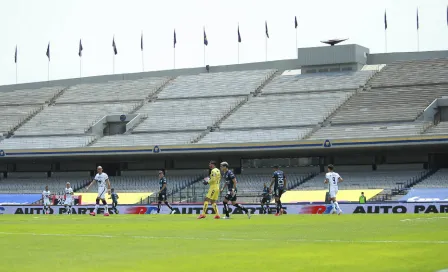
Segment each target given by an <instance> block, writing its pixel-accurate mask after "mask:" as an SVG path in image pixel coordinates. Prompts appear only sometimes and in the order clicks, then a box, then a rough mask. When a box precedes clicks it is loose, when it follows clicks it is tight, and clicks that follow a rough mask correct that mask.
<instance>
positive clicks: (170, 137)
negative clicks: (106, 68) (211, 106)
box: [0, 132, 199, 147]
mask: <svg viewBox="0 0 448 272" xmlns="http://www.w3.org/2000/svg"><path fill="white" fill-rule="evenodd" d="M198 136H199V132H161V133H138V134H131V135H113V136H105V137H103V138H101V139H99V140H98V141H97V142H96V143H94V144H93V145H92V146H93V147H109V146H110V147H112V146H154V145H177V144H189V143H191V141H192V140H193V139H195V138H196V137H198ZM0 147H1V143H0Z"/></svg>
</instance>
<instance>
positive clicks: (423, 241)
mask: <svg viewBox="0 0 448 272" xmlns="http://www.w3.org/2000/svg"><path fill="white" fill-rule="evenodd" d="M0 235H31V236H57V237H96V238H133V239H178V240H212V241H213V240H219V241H260V242H267V241H271V239H263V238H249V239H246V238H207V237H176V236H142V235H121V236H119V235H101V234H65V233H31V232H30V233H25V232H0ZM284 241H285V242H302V243H347V244H448V241H437V240H433V241H431V240H422V241H415V240H414V241H406V240H402V241H400V240H331V239H329V240H325V239H318V240H316V239H286V240H284Z"/></svg>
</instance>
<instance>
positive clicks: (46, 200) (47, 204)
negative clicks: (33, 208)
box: [44, 198, 51, 206]
mask: <svg viewBox="0 0 448 272" xmlns="http://www.w3.org/2000/svg"><path fill="white" fill-rule="evenodd" d="M50 204H51V203H50V199H48V198H47V199H44V206H50Z"/></svg>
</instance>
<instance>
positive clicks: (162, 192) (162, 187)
mask: <svg viewBox="0 0 448 272" xmlns="http://www.w3.org/2000/svg"><path fill="white" fill-rule="evenodd" d="M166 192H167V189H166V177H165V170H159V195H158V199H159V203H158V204H157V213H160V208H161V207H162V201H163V202H165V205H166V206H167V207H168V208H170V210H171V213H170V214H175V213H176V211H175V210H173V207H171V205H170V204H169V203H168V201H167V198H166Z"/></svg>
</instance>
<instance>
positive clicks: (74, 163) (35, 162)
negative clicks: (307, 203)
mask: <svg viewBox="0 0 448 272" xmlns="http://www.w3.org/2000/svg"><path fill="white" fill-rule="evenodd" d="M431 60H434V61H436V62H437V61H439V62H440V61H441V62H440V63H441V64H440V63H439V64H440V65H439V64H436V66H437V65H439V66H440V67H442V68H440V69H441V70H440V71H439V73H441V75H440V80H439V81H438V80H435V81H430V82H426V83H421V84H420V83H418V82H419V81H420V78H419V75H418V72H419V71H418V69H420V66H419V64H418V62H419V61H422V62H425V61H426V62H427V61H431ZM400 62H415V63H416V68H415V69H416V78H415V81H414V82H410V83H409V84H407V83H391V85H390V86H388V85H387V84H386V85H384V84H383V85H381V84H382V83H381V84H378V83H376V86H375V80H376V78H378V77H380V79H379V81H381V82H385V81H387V80H389V79H387V78H386V79H381V74H382V73H383V72H382V71H379V70H380V69H381V68H383V66H384V65H386V67H388V65H390V64H397V63H400ZM446 63H448V51H431V52H407V53H384V54H383V53H381V54H370V50H369V49H368V48H365V47H362V46H359V45H339V46H328V47H314V48H299V49H298V59H290V60H279V61H269V62H260V63H247V64H239V65H223V66H212V67H207V69H206V67H201V68H191V69H176V70H166V71H155V72H145V73H133V74H121V75H106V76H95V77H85V78H81V79H66V80H55V81H50V82H37V83H28V84H18V85H8V86H1V87H0V93H8V92H11V91H14V90H25V91H26V90H36V89H41V88H48V87H49V88H52V87H56V86H62V87H63V88H69V87H71V86H77V85H79V84H81V85H86V84H87V85H88V84H108V83H110V82H119V81H138V80H142V79H147V78H153V77H157V78H165V79H167V80H165V81H163V82H162V83H160V85H158V86H157V88H156V89H157V90H156V94H155V95H151V96H145V97H143V98H142V99H141V100H142V101H144V102H142V104H138V105H137V106H136V108H133V109H131V110H129V109H127V110H125V111H126V112H123V114H105V115H104V116H103V117H102V118H100V120H95V122H94V123H92V124H91V126H90V127H89V129H88V130H86V131H85V135H89V136H92V137H95V140H93V141H91V142H89V143H88V144H87V145H86V146H81V147H70V148H64V147H58V148H51V146H49V147H50V148H24V149H21V148H8V147H7V146H5V145H4V143H5V142H6V141H7V140H8V139H14V138H16V139H17V138H26V137H31V136H34V137H35V136H42V137H43V136H48V137H51V136H61V135H53V134H52V132H51V131H48V132H47V133H40V134H33V133H31V135H28V134H27V131H29V130H26V131H25V132H23V133H22V134H21V133H17V132H20V129H22V128H23V127H26V123H27V122H30V120H32V119H33V118H36V115H39V114H41V112H42V111H44V110H46V109H45V107H51V106H52V105H54V103H56V104H58V101H60V100H58V99H62V98H63V96H64V95H65V93H63V91H62V92H61V93H58V95H57V96H56V97H53V98H52V101H50V103H49V104H48V103H47V104H48V105H47V106H45V107H44V108H43V109H40V110H39V111H38V112H37V113H34V114H31V115H30V116H27V118H26V119H25V120H23V121H20V124H18V125H17V126H15V127H14V129H13V130H9V131H6V132H5V133H4V140H3V141H2V142H3V145H2V142H0V149H1V151H0V172H4V173H5V175H6V172H14V171H48V172H52V171H81V170H89V171H90V170H92V169H95V167H96V165H98V164H101V165H103V167H105V168H107V169H108V173H109V175H112V176H113V175H120V172H121V171H126V170H144V169H157V168H168V169H200V168H205V167H206V166H207V162H208V161H209V160H210V159H216V160H220V161H223V160H225V161H227V162H229V163H230V164H231V165H232V166H233V167H234V168H236V169H241V168H242V167H244V164H247V165H251V163H253V161H254V160H256V159H263V158H291V159H294V158H304V159H305V160H304V161H305V162H304V163H303V165H304V166H306V165H320V166H321V170H323V166H324V165H326V164H328V163H334V164H338V165H353V164H356V165H372V167H373V168H375V167H376V165H381V164H396V163H401V164H403V163H415V164H421V166H422V169H423V168H426V169H428V168H439V167H447V166H448V131H444V132H443V131H442V133H437V134H427V133H426V132H427V131H428V130H430V129H432V128H433V127H435V126H436V125H437V124H438V123H439V122H440V121H442V122H443V121H448V116H447V111H446V108H447V107H446V105H447V104H446V101H444V98H443V96H444V95H443V94H446V95H448V92H446V86H448V73H446V74H445V75H444V76H443V73H444V72H445V71H448V70H447V68H446V67H447V66H446ZM431 65H432V64H431ZM428 67H431V66H428ZM366 68H367V69H366ZM424 69H428V68H427V67H426V68H424ZM267 70H269V71H272V72H266V73H267V74H266V77H265V79H263V82H262V84H261V85H260V86H258V87H257V88H255V89H254V90H253V91H252V92H250V93H248V94H247V96H250V97H255V98H258V97H261V96H263V95H264V94H265V93H266V94H269V91H268V90H266V88H267V86H269V84H271V83H272V82H274V81H275V80H276V78H279V77H281V76H282V75H295V74H297V73H299V70H300V73H301V74H302V75H305V74H310V75H318V74H320V73H322V74H325V75H327V76H329V77H330V78H329V79H328V80H329V82H330V83H331V80H332V79H331V75H332V73H346V72H356V71H363V70H364V71H371V73H372V76H369V77H368V78H367V80H366V82H365V84H361V85H362V86H358V87H359V88H357V89H356V90H353V91H354V92H353V93H350V94H348V98H347V97H346V98H344V99H342V100H341V101H342V102H341V103H340V104H336V105H335V106H334V107H332V111H331V112H329V113H328V114H326V115H324V116H323V118H322V119H321V120H319V121H317V122H314V121H313V122H311V123H308V124H304V125H302V124H299V125H296V124H294V123H285V124H284V125H281V126H276V125H275V124H271V125H265V126H262V127H257V125H254V126H253V127H250V125H248V127H247V128H246V127H244V124H243V125H240V126H239V131H240V132H242V133H244V131H245V130H246V129H251V130H255V129H257V128H259V129H260V130H268V131H275V130H287V129H296V128H305V129H307V130H305V131H303V135H302V136H301V137H298V138H297V140H282V141H261V142H244V141H242V142H235V141H233V142H230V143H213V142H214V141H213V139H212V140H210V142H208V143H203V142H202V141H201V139H204V138H207V135H208V134H210V133H213V132H215V131H222V132H223V133H225V131H232V133H235V129H234V128H232V124H235V123H238V122H237V121H238V120H237V119H238V118H239V117H238V116H240V115H238V111H239V110H241V109H242V108H244V107H245V105H246V104H248V103H249V102H247V101H248V100H249V101H250V99H249V98H247V99H246V98H244V99H243V100H241V101H240V100H238V101H236V105H235V106H234V107H233V106H232V107H233V108H232V109H231V110H229V111H228V112H227V113H225V114H224V115H223V116H219V118H217V119H216V120H214V121H213V122H212V125H206V128H204V129H196V128H195V129H192V131H194V132H195V133H198V134H197V135H198V136H195V137H194V140H192V141H191V142H189V143H187V144H163V143H159V142H157V141H149V142H148V143H147V144H144V145H141V144H134V145H132V144H130V145H128V144H126V145H123V146H119V145H114V146H107V144H106V146H96V145H95V144H94V143H97V142H98V139H101V138H104V137H105V135H113V134H124V135H129V133H133V132H131V130H130V128H132V129H134V128H135V127H138V126H139V125H140V124H142V123H144V122H146V121H145V120H146V119H148V118H149V119H151V115H149V116H145V118H144V120H143V119H142V120H140V119H138V118H137V116H138V115H139V111H138V109H139V108H141V107H142V106H143V107H144V105H143V104H144V103H151V102H154V101H166V100H164V99H168V100H169V99H170V97H169V96H166V97H163V96H160V95H158V94H160V93H163V92H164V91H165V88H167V86H169V85H170V84H171V83H172V82H173V81H176V80H177V79H178V78H179V77H182V76H190V75H199V74H201V73H206V74H208V73H210V74H213V73H227V72H245V71H248V72H250V71H267ZM397 70H399V69H397ZM390 73H392V72H390ZM426 73H431V71H425V73H424V74H425V75H426ZM422 76H423V75H422ZM372 82H373V83H372ZM313 84H314V83H313ZM372 84H373V85H374V86H372ZM420 85H422V86H423V85H424V86H425V87H429V88H433V87H434V88H441V89H440V93H441V94H442V95H438V94H437V95H435V97H434V99H431V101H428V103H427V105H426V106H428V105H430V104H432V105H437V107H438V108H440V113H441V114H439V116H436V117H435V115H436V113H433V114H430V113H429V111H430V110H431V108H429V109H428V108H426V109H423V110H421V112H419V113H418V114H415V120H414V121H422V122H423V121H426V122H428V123H430V125H429V126H426V125H422V127H421V130H419V132H417V133H413V134H406V133H403V135H401V132H400V131H399V132H398V134H395V135H393V134H387V133H386V134H385V136H381V129H382V127H381V124H383V123H387V114H390V120H391V121H390V123H400V122H402V124H401V125H400V126H401V129H406V128H405V127H406V126H407V125H410V122H408V121H412V120H406V118H404V119H402V120H401V119H400V118H398V119H397V118H394V110H393V109H394V108H397V109H401V108H402V107H403V105H401V104H400V100H401V99H400V96H399V93H397V96H396V97H395V98H394V99H391V100H389V103H390V104H389V109H391V111H390V112H389V113H385V117H384V116H381V117H380V118H379V119H377V120H376V119H375V118H373V119H369V118H370V117H369V118H364V117H365V116H362V115H357V116H356V115H355V116H356V119H358V120H356V122H355V121H348V122H347V120H346V119H344V120H342V119H338V114H339V117H340V115H341V111H342V113H344V110H345V111H346V112H349V113H350V108H353V104H350V103H355V104H359V103H368V102H369V101H366V100H362V99H363V98H362V93H363V92H368V91H371V90H372V88H373V89H375V88H386V89H387V88H389V87H393V88H400V87H403V86H420ZM325 88H326V87H320V89H319V92H316V90H312V89H310V90H311V91H310V92H308V93H307V94H306V95H308V96H316V97H315V98H313V99H314V100H313V101H315V100H317V101H319V99H324V98H326V97H327V96H328V93H327V92H325V91H326V89H325ZM339 90H340V89H338V88H335V89H331V90H329V91H330V93H331V94H334V92H335V91H339ZM264 91H266V92H264ZM418 91H419V90H417V91H416V93H414V95H416V96H418ZM261 94H263V95H261ZM118 95H119V94H118ZM226 95H227V94H226V93H221V94H220V93H213V92H211V93H210V94H209V95H205V96H204V95H197V96H196V97H195V98H196V99H199V98H201V99H204V100H205V101H207V100H217V101H220V100H222V99H224V97H225V96H226ZM282 95H284V93H283V92H282V91H275V92H273V93H270V95H266V96H265V98H266V100H267V101H268V102H267V104H266V106H267V107H270V104H269V103H270V102H269V101H271V100H272V99H270V98H273V97H275V98H276V99H277V98H280V99H281V98H282ZM300 95H302V94H300ZM337 95H340V94H339V93H338V94H337ZM344 95H345V94H344ZM385 95H390V93H387V94H385ZM357 97H361V98H359V99H361V100H359V99H358V98H357ZM378 97H381V93H378ZM171 98H173V97H171ZM174 98H175V99H180V100H181V99H188V97H174ZM285 99H290V97H288V96H285ZM357 99H358V100H357ZM437 99H438V102H437ZM333 100H334V99H333ZM353 101H355V102H353ZM106 102H107V101H106ZM109 102H110V101H109ZM116 102H117V103H118V104H119V103H120V100H117V101H116ZM372 102H374V101H372ZM52 103H53V104H52ZM66 103H68V104H69V103H70V101H63V99H62V102H60V103H59V104H61V105H62V104H66ZM85 103H86V104H87V103H101V102H96V101H89V102H85ZM223 103H225V102H223ZM232 103H234V102H232ZM323 103H325V102H323ZM434 103H436V104H434ZM372 104H373V105H371V107H375V105H374V103H372ZM232 105H233V104H232ZM275 105H278V104H275ZM321 106H323V107H325V104H322V105H321ZM426 106H425V107H426ZM315 107H316V108H317V107H319V106H318V104H316V106H315ZM410 107H412V106H410ZM254 108H256V107H254ZM366 108H369V106H367V104H366ZM282 110H283V109H282V108H281V107H280V108H279V109H278V111H279V112H281V111H282ZM418 110H420V109H415V112H417V111H418ZM361 112H362V111H361ZM437 112H439V111H437ZM254 114H255V115H257V113H256V112H255V113H254ZM288 114H291V112H289V113H288ZM342 115H344V114H342ZM229 116H230V120H228V119H229ZM232 116H233V117H234V118H233V119H232ZM241 116H244V115H241ZM352 116H353V115H352ZM366 116H368V114H367V113H366ZM61 118H68V119H67V120H66V121H67V122H68V121H69V119H70V118H74V119H76V118H83V117H77V116H71V117H70V116H64V117H61ZM136 118H137V119H136ZM297 118H298V119H300V118H301V116H300V115H298V116H297ZM340 118H342V117H340ZM344 118H350V114H348V113H347V114H346V117H344ZM381 118H383V119H381ZM384 118H386V120H384ZM435 118H436V119H437V121H435ZM234 119H235V120H234ZM255 119H256V118H255ZM255 119H254V117H251V116H249V117H248V118H247V120H245V122H246V124H249V123H251V122H252V120H255ZM364 119H365V120H364ZM338 120H339V121H338ZM341 120H342V121H341ZM42 121H43V122H45V119H44V120H41V121H40V122H42ZM47 121H48V122H52V121H53V120H52V119H48V120H47ZM227 121H228V122H227ZM243 121H244V120H243ZM405 121H406V122H405ZM120 122H121V124H120ZM132 122H133V123H132ZM226 122H227V123H228V124H226ZM155 123H156V124H157V122H155ZM243 123H244V122H243ZM375 123H378V124H380V125H379V127H378V128H377V129H375V131H376V133H372V137H365V136H363V137H356V136H353V137H342V138H340V137H338V136H334V137H332V136H331V135H337V134H338V133H334V134H332V133H331V132H330V133H329V134H325V133H324V134H323V135H324V136H322V137H318V136H316V137H314V136H313V135H319V132H320V131H324V130H325V129H331V127H333V126H334V125H341V126H343V125H351V126H352V128H351V130H350V129H349V130H350V131H352V130H365V131H367V133H369V132H368V128H367V129H366V127H365V126H366V125H369V124H375ZM127 124H128V125H127ZM131 125H132V126H131ZM159 125H160V126H164V123H163V122H160V123H159ZM403 126H404V127H403ZM237 127H238V125H237ZM386 127H387V126H386ZM414 127H415V124H412V128H413V129H414ZM419 129H420V128H419ZM149 130H150V131H152V129H151V128H150V129H149ZM349 130H347V129H346V131H349ZM192 131H190V129H189V128H186V129H184V130H182V131H180V130H176V129H173V127H166V128H165V130H164V131H162V132H166V133H168V132H172V133H176V132H179V134H182V133H190V132H192ZM378 131H380V134H378V133H377V132H378ZM159 132H160V130H159ZM105 133H106V134H105ZM354 135H355V134H354ZM123 141H126V139H125V138H123ZM297 161H298V160H297ZM286 164H287V163H286ZM290 166H298V165H290Z"/></svg>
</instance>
